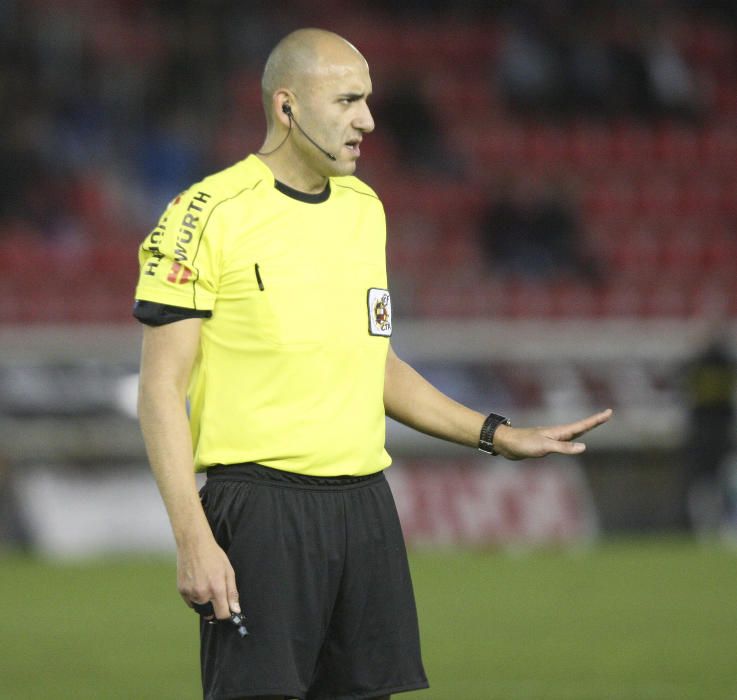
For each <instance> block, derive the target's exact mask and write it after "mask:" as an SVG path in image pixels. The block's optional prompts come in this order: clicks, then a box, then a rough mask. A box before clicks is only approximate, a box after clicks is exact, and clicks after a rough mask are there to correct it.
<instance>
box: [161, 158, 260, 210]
mask: <svg viewBox="0 0 737 700" xmlns="http://www.w3.org/2000/svg"><path fill="white" fill-rule="evenodd" d="M253 166H254V164H253V162H252V161H251V159H250V158H246V159H245V160H241V161H239V162H237V163H234V164H233V165H231V166H229V167H227V168H224V169H223V170H219V171H218V172H215V173H212V174H211V175H208V176H207V177H205V178H203V179H202V180H200V181H199V182H195V183H194V184H193V185H190V187H188V188H187V189H186V190H184V191H183V192H180V193H179V194H178V195H177V196H176V197H174V199H172V200H171V202H169V205H168V207H167V208H168V209H172V208H185V209H187V210H188V211H190V212H192V213H193V214H194V213H200V214H202V213H205V212H211V211H212V210H214V209H216V208H217V207H218V206H220V205H221V204H224V203H226V202H229V201H232V200H234V199H237V198H238V197H239V196H240V195H242V194H245V193H246V192H249V191H253V190H255V189H256V188H257V187H258V186H259V185H261V184H262V183H263V182H264V181H265V177H264V173H263V171H262V170H261V169H259V168H258V167H253Z"/></svg>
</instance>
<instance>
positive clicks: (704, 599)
mask: <svg viewBox="0 0 737 700" xmlns="http://www.w3.org/2000/svg"><path fill="white" fill-rule="evenodd" d="M412 570H413V574H414V581H415V589H416V593H417V598H418V605H419V608H420V618H421V623H422V635H423V652H424V657H425V663H426V667H427V672H428V675H429V676H430V682H431V684H432V688H431V690H429V691H423V692H419V693H408V694H405V695H403V696H399V697H406V698H408V700H409V699H411V698H412V699H413V698H417V700H457V699H458V700H460V699H463V700H487V699H488V700H696V699H699V700H735V699H737V551H735V550H728V549H726V548H724V547H720V546H717V545H711V546H705V545H698V544H695V543H693V542H690V541H687V540H662V539H660V540H657V539H646V540H640V541H626V542H625V541H615V542H609V543H607V544H603V545H600V546H597V547H595V548H593V549H591V550H586V551H581V552H577V553H575V554H571V553H563V552H544V553H534V554H525V555H519V556H511V555H508V554H506V555H505V554H499V553H478V552H476V553H470V552H464V553H439V552H422V553H419V552H417V553H414V554H413V556H412ZM0 601H2V603H0V605H1V606H2V609H1V610H0V613H1V614H0V642H1V643H2V653H1V654H0V699H2V700H27V699H28V700H30V699H33V700H36V699H39V700H40V699H44V700H46V699H50V700H63V699H67V698H69V699H72V698H74V700H83V699H87V698H90V699H92V698H94V699H95V700H108V699H110V700H113V699H117V698H125V699H126V700H139V699H140V700H144V699H148V698H152V699H153V698H172V699H176V700H188V699H190V698H191V699H194V698H197V697H200V695H199V694H198V687H199V685H198V684H199V677H198V661H197V640H196V621H195V616H194V614H193V613H191V612H189V611H188V610H186V609H185V608H184V606H183V604H182V603H181V600H180V599H179V596H178V595H177V593H176V590H175V587H174V564H173V561H171V560H168V559H167V560H157V559H153V560H152V559H127V560H112V561H108V560H105V561H94V562H87V563H80V564H50V563H45V562H42V561H35V560H29V559H21V558H17V557H5V558H0ZM247 605H248V603H247V601H246V605H245V609H246V611H247V610H248V607H247Z"/></svg>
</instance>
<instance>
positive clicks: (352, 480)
mask: <svg viewBox="0 0 737 700" xmlns="http://www.w3.org/2000/svg"><path fill="white" fill-rule="evenodd" d="M205 473H206V474H207V480H208V481H210V480H213V481H250V482H252V483H258V484H263V485H265V486H278V487H287V488H298V489H318V490H338V491H340V490H343V489H354V488H361V487H363V486H371V485H372V484H376V483H379V482H381V481H385V480H386V477H385V476H384V472H383V470H382V471H378V472H375V473H374V474H366V475H364V476H309V475H307V474H296V473H295V472H288V471H284V470H282V469H273V468H271V467H265V466H264V465H263V464H258V463H257V462H244V463H242V464H217V465H215V466H214V467H210V468H209V469H208V470H207V471H206V472H205Z"/></svg>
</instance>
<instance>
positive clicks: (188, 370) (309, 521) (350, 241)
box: [134, 29, 610, 700]
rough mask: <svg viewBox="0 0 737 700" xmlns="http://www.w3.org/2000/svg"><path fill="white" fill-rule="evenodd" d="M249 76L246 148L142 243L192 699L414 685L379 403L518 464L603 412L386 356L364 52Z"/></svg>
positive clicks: (152, 402)
mask: <svg viewBox="0 0 737 700" xmlns="http://www.w3.org/2000/svg"><path fill="white" fill-rule="evenodd" d="M262 88H263V99H264V108H265V111H266V122H267V132H266V139H265V141H264V144H263V146H262V148H261V150H260V151H259V152H258V153H255V154H252V155H249V156H248V157H247V158H246V159H245V160H243V161H241V162H239V163H236V164H235V165H233V166H231V167H229V168H227V169H225V170H223V171H221V172H219V173H216V174H214V175H211V176H209V177H207V178H205V179H204V180H202V181H201V182H199V183H197V184H195V185H193V186H192V187H191V188H190V189H188V190H187V191H185V192H183V193H181V194H180V195H179V196H178V197H176V198H175V199H174V200H173V201H172V202H171V203H170V204H169V206H168V208H167V209H166V211H165V212H164V213H163V215H162V217H161V219H160V221H159V223H158V225H157V226H156V227H155V228H154V230H153V231H152V232H151V233H150V234H149V236H148V237H147V238H146V239H145V241H144V242H143V244H142V245H141V247H140V255H139V257H140V267H141V271H140V278H139V282H138V286H137V288H136V304H135V308H134V315H135V316H136V318H138V320H140V321H141V322H142V323H144V324H145V326H144V332H143V349H142V358H141V384H140V387H141V388H140V399H139V414H140V422H141V428H142V431H143V435H144V439H145V442H146V447H147V451H148V456H149V460H150V463H151V467H152V470H153V473H154V475H155V477H156V481H157V484H158V487H159V490H160V492H161V496H162V498H163V501H164V503H165V505H166V509H167V512H168V515H169V519H170V521H171V525H172V529H173V532H174V536H175V540H176V546H177V586H178V589H179V593H180V594H181V596H182V598H183V599H184V602H185V603H186V604H187V605H189V606H190V607H193V608H195V610H196V611H197V612H199V613H200V620H201V622H200V630H201V670H202V684H203V692H204V697H205V698H207V699H211V700H215V699H223V700H224V699H226V698H227V699H232V698H273V699H286V698H299V699H300V700H328V699H329V700H340V699H345V700H348V699H349V698H350V699H351V700H361V699H367V700H368V699H370V698H377V699H379V698H381V699H383V698H388V697H389V696H390V695H391V694H392V693H398V692H401V691H406V690H413V689H417V688H424V687H427V680H426V677H425V673H424V670H423V667H422V660H421V657H420V644H419V635H418V626H417V615H416V611H415V603H414V597H413V592H412V584H411V580H410V573H409V568H408V563H407V555H406V551H405V547H404V543H403V539H402V533H401V530H400V526H399V522H398V519H397V513H396V509H395V507H394V502H393V500H392V496H391V493H390V491H389V487H388V485H387V482H386V480H385V477H384V474H383V470H384V469H385V468H386V467H388V466H389V464H390V461H391V460H390V457H389V455H388V454H387V452H386V451H385V449H384V438H385V435H384V431H385V428H384V423H385V421H384V417H385V415H388V416H391V417H392V418H395V419H396V420H399V421H401V422H402V423H404V424H406V425H409V426H411V427H412V428H415V429H417V430H420V431H422V432H424V433H428V434H430V435H434V436H436V437H439V438H442V439H444V440H450V441H453V442H457V443H461V444H465V445H468V446H469V447H474V448H475V447H479V448H481V449H482V450H484V451H487V452H490V453H492V454H496V453H498V454H501V455H503V456H504V457H507V458H509V459H521V458H524V457H539V456H542V455H545V454H548V453H550V452H561V453H565V454H577V453H579V452H581V451H582V450H583V449H584V445H583V444H581V443H576V442H570V441H571V440H573V439H574V438H576V437H577V436H579V435H581V434H582V433H585V432H586V431H587V430H590V429H591V428H593V427H595V426H597V425H599V424H601V423H603V422H605V421H606V420H607V419H608V418H609V415H610V413H609V412H608V411H606V412H603V413H599V414H597V415H594V416H591V417H589V418H586V419H583V420H580V421H578V422H575V423H571V424H569V425H564V426H558V427H550V428H527V429H519V428H512V427H510V426H509V425H508V422H507V421H506V419H505V418H503V417H502V416H497V415H495V414H491V415H490V416H484V415H482V414H480V413H477V412H475V411H472V410H471V409H469V408H466V407H465V406H462V405H461V404H458V403H456V402H455V401H453V400H452V399H450V398H448V397H447V396H445V395H444V394H442V393H440V392H439V391H437V390H436V389H435V388H433V387H432V386H431V385H430V384H428V383H427V382H426V381H425V380H424V379H423V378H422V377H421V376H420V375H419V374H417V373H416V372H415V371H414V370H413V369H412V368H411V367H410V366H409V365H407V364H406V363H404V362H403V361H402V360H400V359H399V358H398V357H397V356H396V355H395V354H394V352H393V351H392V348H391V345H390V337H391V334H392V299H391V293H390V290H389V289H388V285H387V277H386V267H385V256H384V249H385V237H386V227H385V218H384V210H383V207H382V204H381V201H380V200H379V198H378V197H377V195H376V193H375V192H374V191H373V190H372V189H371V188H370V187H368V186H367V185H366V184H364V183H363V182H361V181H360V180H358V179H357V178H355V177H354V176H353V173H354V171H355V168H356V162H357V160H358V158H359V157H360V153H361V142H362V139H363V138H364V136H365V135H366V134H369V133H370V132H371V131H373V129H374V121H373V118H372V116H371V112H370V111H369V107H368V99H369V97H370V95H371V79H370V77H369V69H368V65H367V64H366V61H365V60H364V58H363V57H362V56H361V54H360V53H359V52H358V51H357V50H356V49H355V48H354V47H353V46H352V45H351V44H349V43H348V42H347V41H345V40H344V39H342V38H341V37H339V36H337V35H335V34H332V33H330V32H326V31H322V30H317V29H302V30H298V31H296V32H293V33H292V34H290V35H288V36H287V37H286V38H284V39H283V40H282V41H281V42H280V43H279V44H278V45H277V46H276V47H275V48H274V50H273V51H272V53H271V55H270V56H269V58H268V61H267V63H266V66H265V69H264V73H263V79H262ZM195 471H200V472H206V473H207V481H206V484H205V486H204V487H203V489H202V491H201V492H200V493H199V494H198V492H197V489H196V485H195V478H194V474H195ZM241 608H242V614H241ZM231 621H235V623H236V624H235V625H234V624H231Z"/></svg>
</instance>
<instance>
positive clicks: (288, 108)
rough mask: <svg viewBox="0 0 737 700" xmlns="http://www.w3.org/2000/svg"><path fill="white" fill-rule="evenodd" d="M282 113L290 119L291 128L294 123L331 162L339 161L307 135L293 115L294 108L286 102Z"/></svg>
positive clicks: (282, 107)
mask: <svg viewBox="0 0 737 700" xmlns="http://www.w3.org/2000/svg"><path fill="white" fill-rule="evenodd" d="M281 111H282V112H284V114H286V115H287V116H288V117H289V125H290V127H291V125H292V122H294V124H295V125H296V127H297V128H298V129H299V130H300V131H301V132H302V136H304V137H305V138H306V139H307V140H308V141H309V142H310V143H311V144H312V145H313V146H314V147H315V148H316V149H317V150H318V151H320V153H324V154H325V155H326V156H327V157H328V158H330V160H337V159H336V157H335V156H334V155H333V154H332V153H329V152H328V151H326V150H325V149H324V148H323V147H322V146H320V145H319V144H318V143H316V142H315V140H314V139H312V138H311V137H310V136H308V135H307V133H306V132H305V130H304V129H303V128H302V127H301V126H300V125H299V122H298V121H297V120H296V119H295V117H294V114H293V113H292V107H291V106H290V105H289V104H287V103H286V102H285V103H284V104H283V105H282V106H281Z"/></svg>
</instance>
